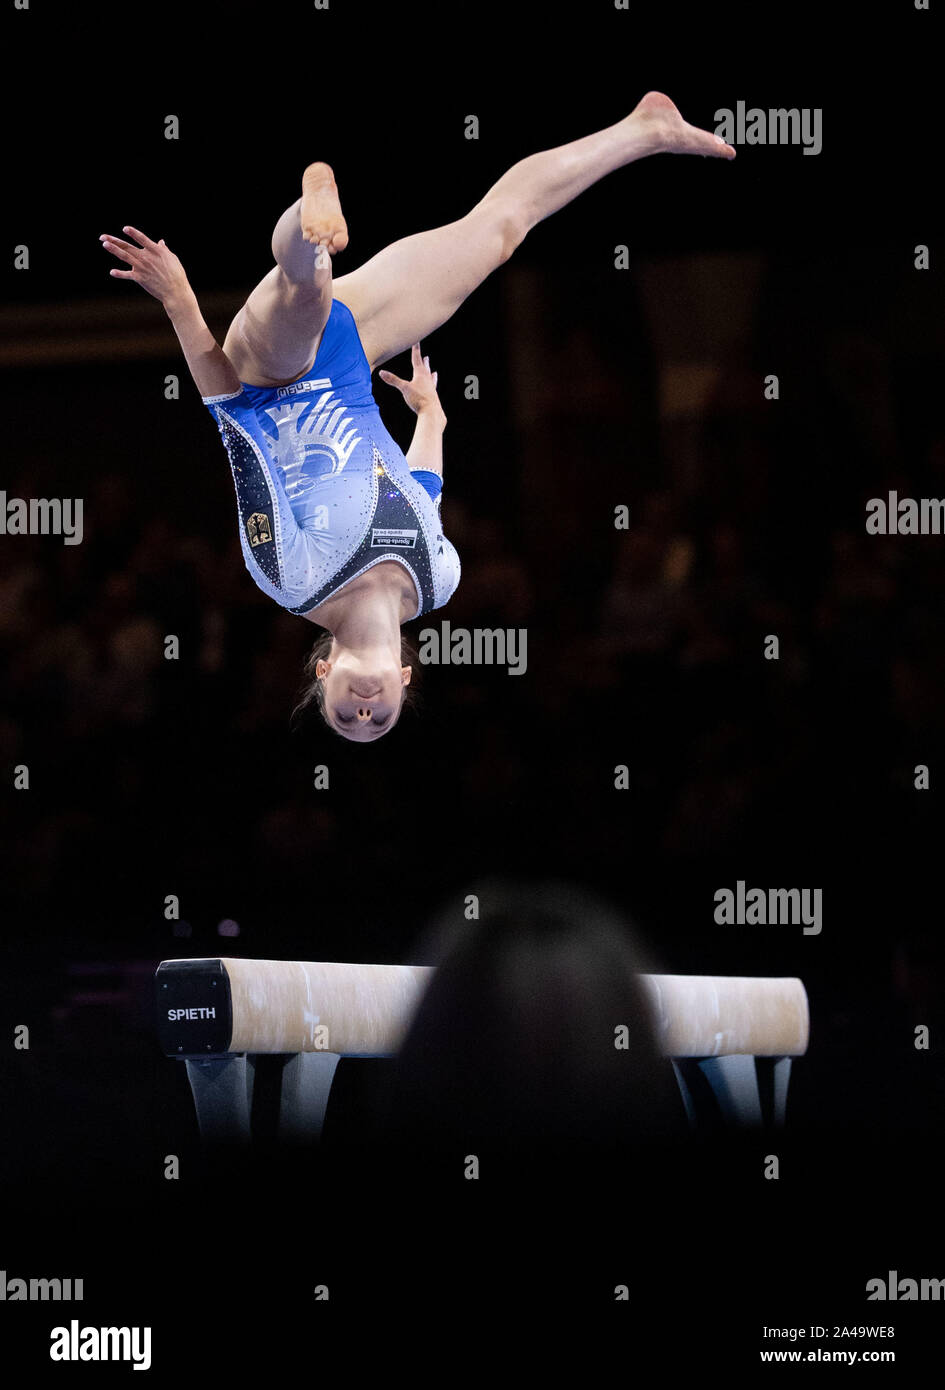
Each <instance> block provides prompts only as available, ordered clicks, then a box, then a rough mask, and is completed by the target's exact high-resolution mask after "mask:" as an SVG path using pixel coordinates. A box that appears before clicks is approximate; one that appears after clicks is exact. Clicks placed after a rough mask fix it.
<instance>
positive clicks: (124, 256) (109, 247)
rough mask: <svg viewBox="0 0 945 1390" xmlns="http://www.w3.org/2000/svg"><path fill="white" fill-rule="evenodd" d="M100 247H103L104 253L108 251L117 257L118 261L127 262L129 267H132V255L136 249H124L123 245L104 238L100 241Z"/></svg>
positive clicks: (128, 247)
mask: <svg viewBox="0 0 945 1390" xmlns="http://www.w3.org/2000/svg"><path fill="white" fill-rule="evenodd" d="M102 245H103V246H104V247H105V250H106V251H110V252H111V253H112V255H113V256H117V257H118V258H119V260H122V261H127V262H128V264H129V265H134V263H135V256H134V253H135V251H136V250H137V249H138V248H137V247H134V246H127V247H126V246H125V245H124V244H119V243H118V242H114V241H111V240H110V239H106V238H104V237H103V239H102Z"/></svg>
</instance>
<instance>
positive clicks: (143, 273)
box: [99, 227, 242, 396]
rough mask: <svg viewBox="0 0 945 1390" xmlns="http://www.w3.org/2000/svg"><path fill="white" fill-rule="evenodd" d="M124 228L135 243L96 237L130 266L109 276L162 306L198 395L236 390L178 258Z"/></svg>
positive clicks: (231, 369) (230, 367) (157, 243)
mask: <svg viewBox="0 0 945 1390" xmlns="http://www.w3.org/2000/svg"><path fill="white" fill-rule="evenodd" d="M122 231H124V232H126V233H127V234H128V235H129V236H131V237H134V239H135V242H136V243H137V245H133V244H132V243H131V242H128V241H122V240H120V239H119V238H118V237H113V236H108V235H105V236H102V237H100V238H99V240H100V241H101V243H102V245H103V246H104V247H105V250H106V251H110V252H111V253H112V255H113V256H117V257H118V259H119V260H122V261H125V262H127V264H128V265H129V266H130V267H131V269H130V270H112V272H111V274H112V275H114V276H115V277H116V279H119V280H134V282H135V284H137V285H141V286H142V288H143V289H146V290H147V292H148V294H151V295H153V296H154V298H155V299H159V300H160V301H161V303H162V304H163V305H164V309H165V312H166V313H167V316H168V318H169V319H170V321H171V324H172V326H173V328H174V332H175V333H176V334H177V337H178V341H179V342H180V345H181V347H182V349H183V352H184V356H185V358H186V359H187V366H188V367H189V368H190V375H191V376H192V377H193V379H194V384H195V385H196V387H197V390H198V391H199V392H200V394H201V396H227V395H235V394H237V393H238V392H239V391H241V390H242V386H241V384H240V379H239V377H238V376H237V374H236V369H235V368H234V366H233V364H232V363H231V361H230V359H229V358H228V357H227V355H226V353H225V352H224V351H223V349H222V348H221V347H220V344H219V343H218V342H217V340H216V339H215V338H214V336H213V334H212V333H211V332H210V329H209V328H208V327H207V325H206V323H205V322H204V319H203V315H202V314H201V312H200V306H199V304H198V303H197V296H196V295H195V294H194V292H193V290H192V289H191V287H190V282H189V281H188V279H187V276H186V274H185V272H184V267H183V266H182V265H181V263H180V261H179V259H178V258H177V256H175V255H174V252H173V251H171V250H169V249H168V248H167V246H165V244H164V242H163V241H152V240H151V238H150V237H146V236H145V235H144V233H143V232H139V231H138V230H137V229H136V228H134V227H123V228H122Z"/></svg>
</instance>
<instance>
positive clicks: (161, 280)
mask: <svg viewBox="0 0 945 1390" xmlns="http://www.w3.org/2000/svg"><path fill="white" fill-rule="evenodd" d="M122 231H123V232H127V233H128V235H129V236H132V237H134V239H135V241H136V242H137V245H132V243H131V242H128V241H121V240H120V239H119V238H118V237H114V236H107V235H106V236H101V237H99V241H100V242H101V243H102V245H103V246H104V247H105V250H106V251H110V252H111V253H112V255H113V256H117V257H118V259H119V260H121V261H126V262H127V264H128V265H129V266H130V267H131V269H130V270H114V269H113V270H111V271H110V272H109V274H110V275H114V276H115V278H116V279H117V280H134V282H135V284H136V285H141V286H142V288H143V289H146V290H147V292H148V294H153V295H154V298H155V299H159V300H160V301H161V303H162V304H163V305H164V307H165V309H167V310H168V312H170V310H171V309H172V308H173V307H174V306H175V305H178V304H181V303H182V302H184V301H185V300H187V299H188V298H190V297H192V296H193V290H192V289H191V288H190V283H189V281H188V279H187V276H186V274H185V272H184V267H183V266H182V265H181V263H180V261H179V260H178V259H177V257H176V256H175V255H174V252H173V251H170V250H168V248H167V247H166V246H165V245H164V242H163V241H152V240H151V238H150V237H146V236H145V234H144V232H139V231H138V230H137V228H135V227H122Z"/></svg>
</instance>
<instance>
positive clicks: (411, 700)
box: [291, 632, 420, 738]
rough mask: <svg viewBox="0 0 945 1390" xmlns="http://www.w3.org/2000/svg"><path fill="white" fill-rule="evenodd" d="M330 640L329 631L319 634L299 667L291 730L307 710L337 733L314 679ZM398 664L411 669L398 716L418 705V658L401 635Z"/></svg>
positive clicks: (322, 684) (321, 683) (322, 690)
mask: <svg viewBox="0 0 945 1390" xmlns="http://www.w3.org/2000/svg"><path fill="white" fill-rule="evenodd" d="M334 640H335V639H334V637H332V635H331V633H330V632H323V633H322V634H321V636H320V637H319V638H318V640H317V641H316V643H315V645H314V646H313V647H312V650H311V651H310V652H309V654H308V656H307V657H306V658H305V666H304V667H303V675H304V677H305V680H304V683H303V685H302V690H301V692H300V694H301V698H300V699H299V702H298V704H297V705H296V707H295V709H294V710H293V711H292V721H291V722H292V725H293V727H295V726H297V725H298V724H299V723H301V722H302V720H303V719H304V718H305V716H306V715H307V714H308V713H309V711H310V710H312V709H317V710H318V712H319V714H320V715H321V717H322V718H323V719H324V721H325V723H326V724H327V725H328V727H329V729H332V732H333V733H338V730H337V729H335V728H334V727H333V726H332V724H331V722H330V721H329V718H328V715H327V714H326V713H325V682H324V681H323V680H319V678H318V676H316V674H315V667H316V666H317V665H318V663H319V662H320V661H327V660H328V659H329V657H330V656H331V647H332V643H333V642H334ZM400 664H401V666H410V667H412V668H413V669H412V673H411V677H410V681H411V683H410V685H405V686H404V693H403V695H402V696H401V701H400V713H402V712H403V711H404V710H405V709H415V708H416V707H417V705H418V703H419V701H418V698H417V690H416V680H417V672H418V668H419V665H420V655H419V653H418V651H417V649H416V647H414V645H413V643H412V642H411V641H410V640H409V639H408V638H407V637H405V636H404V634H403V633H401V635H400ZM400 713H398V716H397V717H398V719H399V718H400ZM340 737H343V735H340V734H339V738H340Z"/></svg>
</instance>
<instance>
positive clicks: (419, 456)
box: [378, 343, 446, 478]
mask: <svg viewBox="0 0 945 1390" xmlns="http://www.w3.org/2000/svg"><path fill="white" fill-rule="evenodd" d="M410 363H411V366H412V367H413V376H412V377H411V379H410V381H404V379H403V378H402V377H399V376H395V375H394V373H393V372H388V371H380V372H378V376H379V377H381V378H382V380H384V381H386V382H387V384H388V386H394V387H396V389H397V390H398V391H399V392H400V394H401V395H402V396H403V398H404V400H405V401H406V402H407V404H408V405H409V407H410V409H411V410H412V411H413V412H414V414H415V415H416V417H417V425H416V428H415V430H414V433H413V442H412V443H411V445H410V448H409V449H408V450H407V453H406V455H405V458H406V460H407V463H408V465H409V467H410V471H411V472H412V473H414V472H416V471H417V470H418V469H419V470H421V471H422V472H425V473H438V474H439V475H440V477H441V478H442V476H443V431H444V430H445V429H446V414H445V412H444V410H443V407H442V405H441V404H440V398H439V396H438V395H437V392H436V382H437V373H436V372H432V371H431V370H430V359H429V357H421V356H420V344H419V343H414V345H413V347H412V348H411V350H410Z"/></svg>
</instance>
